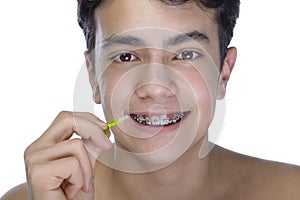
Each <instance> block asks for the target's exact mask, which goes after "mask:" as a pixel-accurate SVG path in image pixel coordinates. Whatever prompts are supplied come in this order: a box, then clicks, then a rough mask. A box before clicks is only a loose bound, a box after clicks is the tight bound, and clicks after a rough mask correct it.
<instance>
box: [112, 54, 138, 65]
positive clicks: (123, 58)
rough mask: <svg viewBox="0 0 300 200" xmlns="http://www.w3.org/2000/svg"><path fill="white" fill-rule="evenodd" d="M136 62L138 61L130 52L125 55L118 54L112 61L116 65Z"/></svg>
mask: <svg viewBox="0 0 300 200" xmlns="http://www.w3.org/2000/svg"><path fill="white" fill-rule="evenodd" d="M137 60H138V58H137V57H136V56H135V55H134V54H132V53H130V52H125V53H121V54H118V55H117V56H116V57H115V58H114V61H116V62H118V63H124V62H132V61H137Z"/></svg>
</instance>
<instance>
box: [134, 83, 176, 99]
mask: <svg viewBox="0 0 300 200" xmlns="http://www.w3.org/2000/svg"><path fill="white" fill-rule="evenodd" d="M136 94H137V96H138V97H139V98H152V99H154V100H159V99H160V98H168V97H172V96H175V93H174V92H173V91H172V90H171V89H169V88H167V87H165V86H163V85H160V84H146V85H143V86H141V87H139V88H138V89H137V90H136Z"/></svg>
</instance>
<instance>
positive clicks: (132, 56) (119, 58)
mask: <svg viewBox="0 0 300 200" xmlns="http://www.w3.org/2000/svg"><path fill="white" fill-rule="evenodd" d="M184 54H185V55H184ZM200 55H201V54H200V53H198V52H196V51H193V50H183V51H181V52H179V53H178V54H176V56H175V57H174V58H175V59H176V60H193V59H196V58H198V57H199V56H200ZM122 56H124V58H125V60H123V59H122ZM129 56H130V58H129V59H128V57H129ZM185 56H191V58H184V57H185ZM126 57H127V59H126ZM138 60H139V58H138V57H137V56H136V55H135V54H133V53H132V52H123V53H120V54H118V55H116V56H114V57H113V61H114V62H117V63H126V62H134V61H138Z"/></svg>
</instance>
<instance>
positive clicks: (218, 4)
mask: <svg viewBox="0 0 300 200" xmlns="http://www.w3.org/2000/svg"><path fill="white" fill-rule="evenodd" d="M77 1H78V11H77V15H78V23H79V25H80V27H81V28H82V30H83V33H84V35H85V39H86V45H87V51H88V52H91V51H92V50H93V49H94V48H95V19H94V10H95V9H96V8H97V7H98V6H99V5H100V3H101V0H77ZM160 1H163V2H165V3H168V4H171V5H180V4H183V3H186V2H190V1H196V2H197V4H198V5H199V6H201V7H203V6H204V7H206V8H211V9H214V10H215V20H216V22H217V23H218V35H219V46H220V56H221V58H220V59H221V66H222V65H223V62H224V59H225V56H226V53H227V48H228V45H229V43H230V41H231V39H232V36H233V29H234V27H235V24H236V20H237V18H238V17H239V7H240V0H160Z"/></svg>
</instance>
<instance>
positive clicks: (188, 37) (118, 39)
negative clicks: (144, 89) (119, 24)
mask: <svg viewBox="0 0 300 200" xmlns="http://www.w3.org/2000/svg"><path fill="white" fill-rule="evenodd" d="M193 40H196V41H198V42H203V43H208V42H209V38H208V36H207V35H206V34H205V33H202V32H199V31H192V32H188V33H183V34H178V35H175V36H172V37H171V38H169V39H167V40H166V41H164V43H163V46H164V47H165V46H176V45H179V44H182V43H185V42H189V41H193ZM114 45H127V46H134V47H146V46H147V44H146V41H144V40H143V39H141V38H138V37H135V36H130V35H125V36H122V35H112V36H110V37H108V38H106V39H104V40H103V41H102V48H103V49H105V48H108V47H110V46H114Z"/></svg>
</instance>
